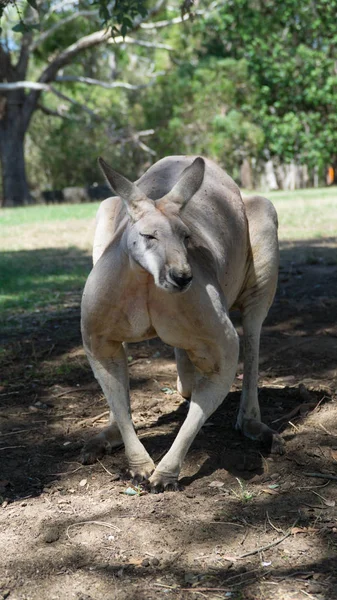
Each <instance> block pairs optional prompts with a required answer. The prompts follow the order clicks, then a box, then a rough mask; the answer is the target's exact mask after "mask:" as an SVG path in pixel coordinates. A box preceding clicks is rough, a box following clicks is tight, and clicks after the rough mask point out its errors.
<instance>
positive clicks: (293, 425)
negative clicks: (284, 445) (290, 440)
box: [288, 421, 299, 431]
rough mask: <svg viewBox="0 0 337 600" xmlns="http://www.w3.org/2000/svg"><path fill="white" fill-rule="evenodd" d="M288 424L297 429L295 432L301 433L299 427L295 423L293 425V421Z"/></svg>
mask: <svg viewBox="0 0 337 600" xmlns="http://www.w3.org/2000/svg"><path fill="white" fill-rule="evenodd" d="M288 423H289V425H291V426H292V427H293V428H294V429H295V431H299V427H297V426H296V425H295V424H294V423H292V422H291V421H288Z"/></svg>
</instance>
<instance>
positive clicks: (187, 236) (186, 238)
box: [185, 234, 191, 242]
mask: <svg viewBox="0 0 337 600" xmlns="http://www.w3.org/2000/svg"><path fill="white" fill-rule="evenodd" d="M190 239H191V236H190V235H188V234H187V235H185V242H189V240H190Z"/></svg>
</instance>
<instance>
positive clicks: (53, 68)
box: [23, 0, 166, 129]
mask: <svg viewBox="0 0 337 600" xmlns="http://www.w3.org/2000/svg"><path fill="white" fill-rule="evenodd" d="M165 3H166V0H158V2H157V4H156V5H155V6H154V8H153V9H152V10H151V11H149V12H148V14H147V15H146V16H145V17H142V16H141V15H139V17H138V18H137V19H135V21H134V24H133V31H135V30H136V29H138V28H139V27H140V25H141V23H142V22H143V21H144V19H145V18H146V19H147V18H149V16H154V15H155V14H157V13H158V12H159V11H160V10H161V9H162V7H163V6H164V5H165ZM110 38H111V29H110V28H109V29H105V30H101V31H96V32H94V33H92V34H90V35H87V36H84V37H82V38H80V39H79V40H77V41H76V42H74V44H71V45H70V46H68V48H66V49H65V50H63V51H62V52H60V53H59V54H58V55H57V56H55V58H54V59H52V60H51V62H50V63H49V65H48V66H47V67H46V68H45V69H44V70H43V72H42V73H41V75H40V77H39V79H38V81H39V83H49V82H51V81H53V80H54V79H55V77H56V75H57V72H58V71H59V69H61V68H62V67H64V66H65V65H67V64H69V63H70V62H71V61H72V60H73V58H74V57H75V56H77V54H79V53H80V52H82V51H83V50H86V49H87V48H92V47H94V46H97V45H99V44H102V43H104V42H106V41H107V40H108V39H110ZM123 41H124V40H123V37H122V36H119V37H118V38H115V43H116V42H117V43H122V42H123ZM40 94H41V91H40V90H38V89H32V91H31V92H30V93H29V94H28V96H27V97H26V100H25V105H24V111H23V112H24V114H23V121H24V127H25V129H26V128H27V127H28V124H29V121H30V118H31V116H32V114H33V112H34V109H35V107H36V104H37V102H38V99H39V96H40Z"/></svg>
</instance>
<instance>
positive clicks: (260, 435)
mask: <svg viewBox="0 0 337 600" xmlns="http://www.w3.org/2000/svg"><path fill="white" fill-rule="evenodd" d="M237 429H240V430H241V431H242V433H243V434H244V435H245V436H246V437H249V438H250V439H252V440H258V441H260V442H261V443H262V444H263V445H264V446H267V447H268V448H270V452H271V453H272V454H284V452H285V443H284V440H283V439H282V437H281V436H280V435H279V434H278V433H277V432H276V431H274V430H273V429H271V428H270V427H268V425H265V424H264V423H261V421H258V420H257V419H242V420H241V422H240V423H238V422H237Z"/></svg>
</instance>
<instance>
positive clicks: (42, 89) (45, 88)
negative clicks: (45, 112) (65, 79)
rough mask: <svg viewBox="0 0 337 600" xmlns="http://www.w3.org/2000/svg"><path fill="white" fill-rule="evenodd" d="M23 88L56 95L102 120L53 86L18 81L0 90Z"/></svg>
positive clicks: (2, 85)
mask: <svg viewBox="0 0 337 600" xmlns="http://www.w3.org/2000/svg"><path fill="white" fill-rule="evenodd" d="M23 88H29V89H32V90H34V91H37V92H38V93H41V92H51V93H52V94H55V96H58V97H59V98H62V100H65V101H66V102H70V103H71V104H74V105H75V106H79V107H80V108H82V110H84V111H85V112H87V113H88V114H89V115H90V116H91V117H95V118H96V119H97V118H100V117H99V115H98V114H97V113H95V112H94V111H93V110H91V109H90V108H88V107H87V106H85V105H84V104H81V103H80V102H77V101H76V100H74V99H73V98H70V96H66V95H65V94H63V93H62V92H60V91H59V90H57V89H55V88H54V87H53V86H51V85H48V84H47V83H39V82H37V81H16V82H14V83H0V90H3V91H5V92H9V91H13V90H20V89H23ZM39 108H41V106H39ZM58 116H60V115H58Z"/></svg>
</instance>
